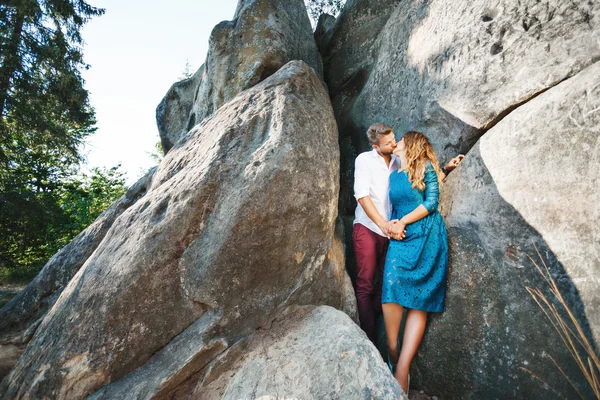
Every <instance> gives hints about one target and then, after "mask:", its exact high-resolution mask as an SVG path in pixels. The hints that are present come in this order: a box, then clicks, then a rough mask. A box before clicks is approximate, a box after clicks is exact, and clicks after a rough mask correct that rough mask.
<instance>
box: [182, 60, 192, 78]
mask: <svg viewBox="0 0 600 400" xmlns="http://www.w3.org/2000/svg"><path fill="white" fill-rule="evenodd" d="M192 76H194V73H193V72H192V65H191V64H190V60H188V59H186V60H185V67H184V68H183V72H182V73H181V75H180V76H179V80H180V81H182V80H184V79H189V78H191V77H192Z"/></svg>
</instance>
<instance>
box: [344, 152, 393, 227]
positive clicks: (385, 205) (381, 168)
mask: <svg viewBox="0 0 600 400" xmlns="http://www.w3.org/2000/svg"><path fill="white" fill-rule="evenodd" d="M398 168H400V159H399V158H398V157H396V156H395V155H393V154H392V159H391V161H390V165H389V166H388V165H387V164H386V162H385V160H384V159H383V157H382V156H380V155H379V153H378V152H377V150H375V149H373V150H371V151H367V152H364V153H361V154H359V155H358V157H356V161H355V162H354V197H355V198H356V200H357V201H358V199H360V198H363V197H366V196H369V197H370V198H371V200H372V201H373V204H374V205H375V208H377V211H379V214H381V216H382V217H383V218H385V220H386V221H389V219H390V213H391V211H392V207H391V204H390V200H389V189H390V174H391V173H392V172H394V171H397V170H398ZM354 223H355V224H361V225H364V226H365V227H367V228H368V229H370V230H371V231H373V232H375V233H377V234H378V235H380V236H387V235H385V234H384V233H383V232H382V231H381V229H379V227H378V226H377V225H376V224H375V222H373V221H372V220H371V218H369V216H368V215H367V213H366V212H365V210H363V208H362V207H361V205H360V203H359V204H358V205H357V206H356V213H355V217H354Z"/></svg>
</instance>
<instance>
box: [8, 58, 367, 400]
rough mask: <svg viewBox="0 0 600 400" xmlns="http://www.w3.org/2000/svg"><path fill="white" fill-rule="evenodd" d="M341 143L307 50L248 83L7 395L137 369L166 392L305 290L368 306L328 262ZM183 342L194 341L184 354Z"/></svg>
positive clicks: (120, 227)
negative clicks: (161, 360) (305, 58)
mask: <svg viewBox="0 0 600 400" xmlns="http://www.w3.org/2000/svg"><path fill="white" fill-rule="evenodd" d="M338 157H339V153H338V146H337V129H336V123H335V119H334V117H333V111H332V109H331V106H330V103H329V98H328V95H327V92H326V91H325V89H324V87H323V85H322V83H321V81H320V80H319V77H318V76H317V74H316V73H315V72H314V71H313V70H312V69H311V68H310V67H309V66H308V65H306V64H305V63H303V62H299V61H295V62H290V63H288V64H287V65H286V66H285V67H283V68H282V69H281V70H280V71H279V72H278V73H277V74H275V75H273V76H272V77H270V78H268V79H267V80H265V81H264V82H262V83H261V84H259V85H257V86H256V87H254V88H252V89H250V90H247V91H245V92H243V93H241V94H240V95H239V96H237V97H236V98H235V99H234V100H232V101H231V102H229V103H228V104H226V105H225V106H223V107H222V108H221V109H220V110H219V111H218V112H217V113H216V114H215V115H214V116H213V117H212V118H211V119H207V120H205V121H204V122H203V123H202V124H200V125H199V126H197V127H196V128H195V129H193V130H192V132H190V134H189V135H187V136H186V138H185V139H184V140H181V141H179V142H178V144H177V145H176V146H175V147H174V148H173V149H172V150H171V151H170V152H169V153H168V154H167V156H166V157H165V158H164V159H163V161H162V162H161V164H160V165H159V167H158V169H157V170H156V172H155V175H154V177H153V180H152V185H151V187H150V188H149V189H148V192H147V194H146V195H145V197H144V198H143V201H138V202H137V203H135V204H134V205H133V206H131V207H130V208H128V209H127V210H126V211H125V212H124V213H123V214H121V216H119V217H118V218H117V220H116V221H115V222H114V224H113V227H112V228H111V229H110V231H109V232H108V233H107V235H106V237H105V238H104V240H103V241H102V243H101V244H100V246H98V248H97V249H96V251H95V252H94V253H93V255H92V256H91V257H90V258H89V259H88V260H87V262H86V263H85V265H84V266H83V267H82V268H81V269H80V270H79V271H78V273H77V274H76V275H75V277H74V278H73V279H72V280H71V281H70V283H69V285H68V286H67V288H66V289H65V290H64V291H63V293H62V294H61V296H60V298H59V300H58V301H57V302H56V304H55V305H54V307H53V308H52V309H51V310H50V312H49V313H48V315H47V316H46V317H45V318H44V320H43V321H42V322H41V325H40V327H39V328H38V330H37V331H36V334H35V336H34V337H33V339H32V340H31V342H30V344H29V346H28V348H27V350H26V351H25V353H24V355H23V356H22V357H21V358H20V360H19V361H18V363H17V365H16V366H15V368H14V369H13V371H12V372H11V374H10V375H9V376H8V378H7V379H5V380H4V381H3V383H2V385H3V386H2V387H1V388H0V389H2V390H0V392H4V397H3V398H5V399H9V398H10V399H13V398H17V399H20V398H37V397H43V396H47V397H50V398H59V399H61V398H63V399H64V398H81V397H84V396H87V395H89V394H92V393H93V392H95V391H97V390H98V389H100V388H101V387H103V386H105V385H107V384H108V383H110V382H115V381H117V380H119V379H121V378H124V377H126V376H128V375H129V376H131V374H136V373H138V374H141V375H142V376H145V377H146V379H145V380H144V385H145V386H144V387H143V388H140V387H137V388H136V391H137V393H163V392H164V391H165V390H167V391H170V390H172V389H173V388H174V387H176V386H177V385H178V382H183V381H185V380H186V379H187V378H188V377H189V376H191V375H192V374H194V373H195V372H197V371H198V370H200V369H201V368H203V366H205V365H206V364H207V363H208V362H210V361H211V360H212V359H213V358H214V356H215V354H216V353H218V352H220V351H222V350H223V349H224V348H226V347H229V346H231V345H232V344H233V343H235V342H236V341H237V340H239V339H240V338H243V337H244V336H246V335H249V334H251V333H253V332H255V331H256V329H259V328H261V327H263V328H265V327H268V326H269V325H270V322H271V321H273V320H274V319H275V318H276V317H277V315H278V314H279V313H280V312H281V311H282V310H284V309H285V308H286V307H288V306H289V305H293V304H296V302H297V301H301V302H303V303H309V302H310V301H311V299H316V300H318V301H319V302H323V303H325V304H328V305H331V306H334V307H336V308H341V309H343V308H344V307H346V308H347V307H351V309H347V311H348V313H349V314H350V315H355V313H356V310H355V308H354V304H353V303H352V304H347V303H348V302H347V301H345V300H344V299H348V298H349V297H350V294H349V293H345V292H348V291H351V290H352V289H351V287H349V284H348V283H349V282H348V279H347V277H346V276H345V274H343V273H341V274H340V272H343V270H342V269H341V267H340V266H337V267H336V269H335V271H337V272H335V271H334V272H331V273H330V272H328V271H323V269H324V268H329V267H327V265H329V266H331V265H332V263H333V260H335V257H333V256H330V258H329V259H328V254H330V255H331V254H332V244H333V239H334V225H335V224H334V222H335V216H336V211H337V209H336V204H337V193H338V190H339V172H338V161H337V160H338ZM334 252H335V251H334ZM338 257H339V256H338ZM340 261H341V260H339V259H338V260H337V262H340ZM324 265H325V266H324ZM319 279H323V280H325V279H326V280H327V281H328V282H327V284H326V285H325V286H326V287H328V292H327V294H324V293H322V292H320V293H317V292H316V290H317V289H319V288H320V287H321V286H320V285H315V284H314V282H315V281H318V280H319ZM180 338H181V339H180ZM186 338H188V339H186ZM190 338H192V339H193V340H195V342H190V341H189V340H192V339H190ZM181 346H191V348H193V349H194V352H192V353H190V352H188V351H181V352H180V353H179V355H180V356H176V355H174V354H172V353H173V352H177V351H179V350H177V349H181ZM165 349H168V350H165ZM163 350H165V351H163ZM155 354H156V355H157V356H158V357H165V360H172V361H171V362H169V363H165V364H159V365H162V366H163V368H169V372H168V374H162V372H161V371H160V368H154V369H153V368H152V365H153V363H154V362H155V361H153V359H152V358H151V357H152V356H153V355H155ZM169 357H175V361H173V359H172V358H169ZM166 364H169V367H167V366H166ZM136 370H137V371H136ZM152 371H154V372H152ZM155 373H160V374H162V375H161V376H156V375H153V374H155ZM142 397H143V396H142Z"/></svg>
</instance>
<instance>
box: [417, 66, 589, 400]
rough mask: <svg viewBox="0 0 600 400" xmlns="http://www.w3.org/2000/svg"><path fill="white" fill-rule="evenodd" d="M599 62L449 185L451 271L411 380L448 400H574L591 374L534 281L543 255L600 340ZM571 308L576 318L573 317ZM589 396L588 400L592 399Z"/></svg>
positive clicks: (524, 109) (534, 107) (498, 137)
mask: <svg viewBox="0 0 600 400" xmlns="http://www.w3.org/2000/svg"><path fill="white" fill-rule="evenodd" d="M599 133H600V63H596V64H594V65H593V66H591V67H588V68H587V69H585V70H584V71H582V72H580V73H579V74H577V75H576V76H575V77H573V78H570V79H568V80H566V81H565V82H563V83H561V84H559V85H557V86H556V87H554V88H552V89H550V90H548V91H547V92H545V93H543V94H542V95H540V96H538V97H536V98H535V99H533V100H531V101H530V102H528V103H527V104H525V105H523V106H521V107H519V108H518V109H516V110H515V111H513V112H512V113H511V114H510V115H509V116H507V117H506V118H504V119H503V120H502V121H501V122H500V123H498V124H497V125H496V126H495V127H494V128H492V129H491V130H489V131H488V132H487V133H486V134H485V135H484V136H483V137H482V138H481V139H480V140H479V142H478V143H477V144H476V146H475V147H474V149H473V150H471V152H469V154H468V155H467V157H466V158H465V159H464V161H463V163H462V165H461V166H460V167H459V168H458V169H457V171H455V172H453V173H452V174H450V176H449V178H448V179H447V182H446V184H445V187H444V190H443V197H442V203H441V204H442V210H443V213H444V214H445V216H446V217H445V218H446V224H447V226H448V228H449V235H450V238H451V255H450V257H451V260H452V270H451V273H450V278H449V287H448V296H447V299H446V311H445V312H444V313H443V314H441V315H437V316H435V317H433V318H432V319H431V323H430V325H429V329H428V332H427V335H426V338H425V341H424V343H423V344H422V346H421V349H420V351H419V355H418V357H417V363H416V365H415V368H414V371H413V376H414V381H415V384H416V387H419V388H421V389H424V390H425V391H426V392H428V393H439V394H441V395H443V396H444V397H445V398H462V399H479V398H555V397H559V396H557V394H556V393H555V392H553V391H552V390H550V389H548V388H544V385H541V384H540V383H539V381H537V380H535V379H533V378H532V376H531V374H529V373H528V372H525V371H524V370H522V369H521V368H526V369H528V370H530V371H532V372H533V373H535V374H536V375H537V376H538V377H540V378H541V379H543V380H544V381H545V382H548V383H549V384H550V386H551V387H552V388H554V390H556V391H557V392H558V393H560V394H561V395H562V396H564V397H566V398H571V397H576V396H577V394H576V393H575V392H574V391H573V390H572V389H571V388H570V385H569V383H568V382H567V381H566V380H565V379H564V378H563V377H562V376H561V374H560V372H559V371H558V369H557V368H556V367H555V366H554V365H553V363H552V361H551V360H550V359H549V358H548V357H546V354H547V355H550V356H552V357H553V358H554V359H555V360H556V361H557V362H558V364H559V365H560V366H561V368H563V369H564V370H565V371H566V372H567V374H568V375H569V376H570V377H571V378H572V379H573V381H574V382H575V383H576V384H577V385H578V386H579V390H580V391H581V392H582V393H584V394H586V393H587V396H589V398H591V397H593V395H592V393H591V392H590V391H589V388H587V389H586V388H585V386H584V385H582V383H583V377H582V375H581V373H580V372H579V370H578V367H577V366H576V365H575V363H574V361H573V360H572V358H571V356H570V354H569V353H568V352H567V350H566V348H565V347H564V345H563V343H562V341H561V340H560V338H559V336H558V334H557V333H556V332H555V331H554V329H553V328H552V326H551V324H550V322H549V321H548V320H547V318H546V316H545V315H544V313H543V312H542V311H541V310H540V309H539V307H538V306H537V305H536V304H535V302H534V301H533V299H532V298H531V296H530V295H529V294H528V292H527V291H526V289H525V287H526V286H528V287H533V288H539V289H542V290H543V292H544V293H545V294H546V296H547V297H548V298H551V297H552V296H551V295H550V292H549V290H548V285H547V284H546V282H545V281H544V280H543V279H542V277H541V276H540V275H539V274H538V272H537V271H536V269H535V267H534V265H533V264H532V262H531V260H530V259H529V258H528V257H532V258H533V259H534V260H536V262H537V263H538V264H540V265H541V261H540V260H539V257H538V255H537V251H536V249H535V247H534V245H535V246H537V248H538V249H539V250H540V254H541V256H542V257H543V260H544V261H545V262H546V263H547V264H548V266H549V267H550V269H551V271H552V274H553V276H554V279H555V280H556V281H557V282H558V284H559V287H560V288H561V291H562V293H563V295H564V297H565V298H566V299H567V302H568V304H569V306H570V308H571V309H572V310H573V311H574V312H575V314H576V315H577V316H578V319H579V321H580V322H581V324H582V325H583V328H584V331H585V333H586V334H587V336H588V339H590V340H592V342H593V341H594V339H595V342H596V343H600V291H599V290H598V288H599V287H600V255H599V253H598V249H599V248H600V247H599V245H600V231H599V230H598V226H600V206H599V205H600V184H599V183H600V182H599V181H600V172H599V170H598V160H599V157H600V142H599V141H598V137H599ZM565 316H566V315H565ZM587 396H586V398H588V397H587Z"/></svg>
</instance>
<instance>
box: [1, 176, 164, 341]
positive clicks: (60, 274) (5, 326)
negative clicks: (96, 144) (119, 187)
mask: <svg viewBox="0 0 600 400" xmlns="http://www.w3.org/2000/svg"><path fill="white" fill-rule="evenodd" d="M154 171H155V169H154V168H153V169H151V170H150V171H148V173H147V174H146V175H145V176H143V177H142V178H140V180H139V181H138V182H137V183H135V184H134V185H133V186H131V187H130V188H129V190H128V191H127V193H125V194H124V195H123V196H122V197H121V198H120V199H118V200H117V201H115V202H114V203H113V204H111V205H110V207H109V208H108V209H106V211H104V212H103V213H102V214H101V215H100V216H99V217H98V218H97V219H96V221H94V222H93V223H92V224H91V225H90V226H89V227H87V228H86V229H85V230H83V231H82V232H81V233H80V234H79V235H77V236H76V237H75V239H73V241H72V242H71V243H69V244H68V245H66V246H65V247H63V248H62V249H61V250H60V251H59V252H58V253H56V254H55V255H54V256H53V257H52V258H51V259H50V260H48V262H47V263H46V265H45V266H44V268H43V269H42V270H41V271H40V273H39V274H38V275H37V276H36V277H35V279H34V280H33V281H32V282H31V283H30V284H29V285H28V286H27V287H25V288H24V289H23V290H21V291H20V292H19V293H18V294H17V295H16V296H15V297H13V298H12V299H11V300H10V301H9V302H8V303H7V304H6V305H5V306H4V307H3V308H2V309H0V346H2V345H8V344H14V345H19V346H23V345H25V344H27V342H28V341H29V340H30V339H31V336H32V335H33V333H34V332H35V329H36V327H37V324H39V323H40V322H41V319H42V318H43V317H44V316H45V315H46V313H47V312H48V310H49V309H50V308H52V306H53V305H54V303H55V302H56V300H57V299H58V297H59V296H60V294H61V293H62V291H63V289H64V288H65V287H66V286H67V284H68V283H69V281H70V280H71V278H73V276H74V275H75V274H76V273H77V271H78V270H79V269H80V268H81V266H82V265H83V264H84V263H85V261H86V260H87V259H88V258H89V257H90V256H91V255H92V253H93V252H94V251H95V250H96V248H97V247H98V246H99V245H100V243H101V242H102V240H103V239H104V237H105V236H106V233H107V232H108V230H109V229H110V228H111V226H112V225H113V223H114V221H115V220H116V219H117V217H119V215H121V214H122V213H123V212H124V211H125V210H127V209H128V208H129V207H131V206H132V205H133V204H135V203H136V202H137V201H138V200H139V199H140V198H142V197H144V195H145V194H146V191H147V189H148V187H149V186H150V182H151V180H152V175H153V174H154Z"/></svg>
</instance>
